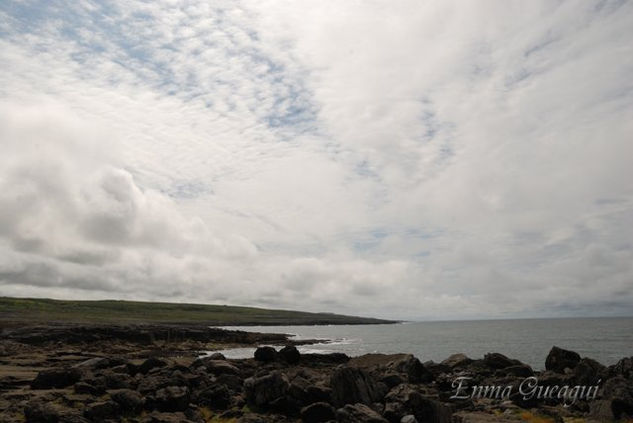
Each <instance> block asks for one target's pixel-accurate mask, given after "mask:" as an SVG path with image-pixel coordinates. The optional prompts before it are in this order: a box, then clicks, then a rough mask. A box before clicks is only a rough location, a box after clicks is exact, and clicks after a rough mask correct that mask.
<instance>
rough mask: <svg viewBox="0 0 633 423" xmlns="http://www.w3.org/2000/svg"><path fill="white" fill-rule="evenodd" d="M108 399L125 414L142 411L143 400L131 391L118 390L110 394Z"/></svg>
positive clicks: (139, 395)
mask: <svg viewBox="0 0 633 423" xmlns="http://www.w3.org/2000/svg"><path fill="white" fill-rule="evenodd" d="M110 398H112V400H113V401H114V402H116V403H117V404H119V407H121V410H122V411H123V412H125V413H138V412H140V411H141V410H142V409H143V404H144V403H145V400H144V399H143V397H142V396H141V394H139V393H138V392H136V391H133V390H131V389H119V390H116V391H112V392H110Z"/></svg>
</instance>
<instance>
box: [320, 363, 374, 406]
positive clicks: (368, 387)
mask: <svg viewBox="0 0 633 423" xmlns="http://www.w3.org/2000/svg"><path fill="white" fill-rule="evenodd" d="M330 388H331V389H332V403H333V404H334V405H335V406H337V407H342V406H343V405H345V404H355V403H362V404H371V403H373V402H377V401H380V400H381V399H382V398H383V397H384V395H385V393H386V390H387V387H386V385H384V384H382V383H379V382H376V380H375V379H374V378H373V377H372V376H371V375H370V374H369V373H368V372H366V371H365V370H362V369H358V368H355V367H347V366H344V367H338V368H337V369H336V370H334V372H333V373H332V376H331V377H330Z"/></svg>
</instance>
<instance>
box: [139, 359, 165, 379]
mask: <svg viewBox="0 0 633 423" xmlns="http://www.w3.org/2000/svg"><path fill="white" fill-rule="evenodd" d="M168 364H169V363H167V361H165V360H163V359H160V358H156V357H150V358H148V359H147V360H145V361H144V362H143V363H142V364H141V365H140V366H138V371H139V372H140V373H143V374H144V375H145V374H147V373H149V372H150V371H151V370H152V369H156V368H159V367H165V366H167V365H168Z"/></svg>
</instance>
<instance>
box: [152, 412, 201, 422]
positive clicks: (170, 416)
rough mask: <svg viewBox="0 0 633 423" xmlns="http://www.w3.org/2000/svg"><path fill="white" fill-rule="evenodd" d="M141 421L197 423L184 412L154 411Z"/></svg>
mask: <svg viewBox="0 0 633 423" xmlns="http://www.w3.org/2000/svg"><path fill="white" fill-rule="evenodd" d="M140 421H141V423H197V422H195V421H192V420H189V419H188V418H187V415H186V414H185V413H183V412H175V413H165V412H158V411H154V412H152V413H150V414H148V415H147V416H145V417H143V418H142V419H141V420H140Z"/></svg>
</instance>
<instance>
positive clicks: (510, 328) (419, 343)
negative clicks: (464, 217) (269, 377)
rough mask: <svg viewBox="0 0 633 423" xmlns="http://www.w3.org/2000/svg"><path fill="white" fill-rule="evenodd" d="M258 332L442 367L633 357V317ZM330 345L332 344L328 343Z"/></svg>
mask: <svg viewBox="0 0 633 423" xmlns="http://www.w3.org/2000/svg"><path fill="white" fill-rule="evenodd" d="M227 329H238V330H245V331H253V332H273V333H288V334H294V335H295V339H314V338H318V339H323V340H324V343H322V344H315V345H305V346H301V347H299V350H300V351H302V352H320V353H327V352H343V353H346V354H348V355H350V356H357V355H362V354H366V353H373V352H380V353H411V354H414V355H415V356H416V357H418V358H419V359H420V360H421V361H427V360H433V361H441V360H443V359H445V358H446V357H448V356H449V355H451V354H453V353H458V352H462V353H465V354H466V355H468V356H469V357H472V358H479V357H482V356H483V355H484V354H485V353H488V352H500V353H502V354H505V355H507V356H508V357H511V358H516V359H519V360H521V361H523V362H524V363H527V364H529V365H531V366H532V367H533V368H535V369H542V368H544V366H545V357H546V356H547V353H548V352H549V350H550V348H552V346H553V345H557V346H559V347H561V348H566V349H571V350H573V351H576V352H578V353H579V354H580V355H581V356H583V357H591V358H593V359H595V360H598V361H599V362H601V363H603V364H605V365H609V364H614V363H615V362H617V361H618V360H619V359H620V358H622V357H629V356H633V317H627V318H575V319H524V320H478V321H459V322H458V321H452V322H415V323H402V324H395V325H340V326H248V327H229V328H227ZM325 341H328V342H327V343H326V342H325ZM222 352H223V353H224V354H225V355H226V356H227V357H229V358H246V357H252V356H253V352H254V348H238V349H232V350H224V351H222Z"/></svg>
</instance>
